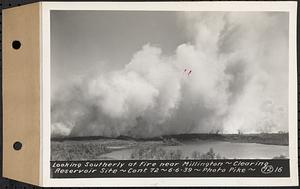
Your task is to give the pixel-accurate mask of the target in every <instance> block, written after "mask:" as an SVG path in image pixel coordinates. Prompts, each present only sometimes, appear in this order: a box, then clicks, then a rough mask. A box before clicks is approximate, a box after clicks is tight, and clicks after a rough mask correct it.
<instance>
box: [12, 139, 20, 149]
mask: <svg viewBox="0 0 300 189" xmlns="http://www.w3.org/2000/svg"><path fill="white" fill-rule="evenodd" d="M13 147H14V149H15V150H21V148H22V143H21V142H19V141H17V142H15V143H14V145H13Z"/></svg>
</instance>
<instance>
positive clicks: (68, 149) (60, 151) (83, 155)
mask: <svg viewBox="0 0 300 189" xmlns="http://www.w3.org/2000/svg"><path fill="white" fill-rule="evenodd" d="M203 141H204V142H212V143H213V142H219V141H221V142H222V141H223V142H232V143H257V144H267V145H280V146H288V133H268V134H265V133H263V134H180V135H167V136H161V137H155V138H147V139H145V138H132V137H128V136H120V137H117V138H107V137H100V136H92V137H68V138H52V141H51V160H53V161H54V160H99V159H111V157H106V156H105V155H106V154H112V152H115V151H120V153H124V152H125V151H126V150H127V151H126V153H130V154H129V159H223V158H226V157H224V156H222V154H219V153H218V152H215V151H214V149H213V148H211V149H209V150H207V151H204V152H203V151H198V150H195V151H193V152H192V153H191V154H190V155H188V156H186V155H183V152H182V150H178V149H177V150H174V148H172V146H173V147H174V146H180V145H186V144H190V143H193V144H198V143H199V144H200V143H201V142H203ZM169 147H170V148H169ZM124 149H125V151H124ZM122 150H123V151H122ZM128 150H129V152H128ZM113 154H116V153H113ZM273 158H277V159H278V158H287V157H286V156H284V155H282V154H278V155H276V156H275V157H273ZM126 159H128V158H126Z"/></svg>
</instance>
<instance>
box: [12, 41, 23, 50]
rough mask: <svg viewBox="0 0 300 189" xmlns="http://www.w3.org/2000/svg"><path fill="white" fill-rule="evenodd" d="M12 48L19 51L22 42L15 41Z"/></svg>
mask: <svg viewBox="0 0 300 189" xmlns="http://www.w3.org/2000/svg"><path fill="white" fill-rule="evenodd" d="M12 47H13V48H14V49H19V48H20V47H21V42H20V41H17V40H15V41H13V42H12Z"/></svg>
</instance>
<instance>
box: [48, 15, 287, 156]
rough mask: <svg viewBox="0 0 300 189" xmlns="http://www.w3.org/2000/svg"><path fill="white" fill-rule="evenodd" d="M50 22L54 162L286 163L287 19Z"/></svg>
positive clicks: (66, 18) (84, 18) (71, 18)
mask: <svg viewBox="0 0 300 189" xmlns="http://www.w3.org/2000/svg"><path fill="white" fill-rule="evenodd" d="M50 16H51V160H52V161H70V160H72V161H73V160H181V159H185V160H186V159H194V160H195V159H196V160H199V159H200V160H201V159H288V158H289V133H288V131H289V124H288V108H289V107H288V87H289V77H288V75H289V69H288V68H289V67H288V65H289V63H288V62H289V43H288V42H289V14H288V13H287V12H221V11H206V12H205V11H194V12H192V11H190V12H188V11H95V10H94V11H73V10H71V11H70V10H69V11H68V10H62V11H60V10H53V11H51V13H50Z"/></svg>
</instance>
